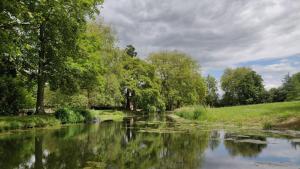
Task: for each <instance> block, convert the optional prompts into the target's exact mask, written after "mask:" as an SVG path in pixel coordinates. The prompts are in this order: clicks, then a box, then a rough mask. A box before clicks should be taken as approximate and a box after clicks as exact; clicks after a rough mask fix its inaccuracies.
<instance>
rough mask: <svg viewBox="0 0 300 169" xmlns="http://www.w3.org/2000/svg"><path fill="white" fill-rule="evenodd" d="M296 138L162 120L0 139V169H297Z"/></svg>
mask: <svg viewBox="0 0 300 169" xmlns="http://www.w3.org/2000/svg"><path fill="white" fill-rule="evenodd" d="M299 137H300V136H299V134H293V135H286V134H280V133H279V134H278V133H274V132H273V133H268V132H263V131H255V130H243V131H242V130H236V129H232V130H231V129H230V130H229V129H226V130H224V129H217V128H215V127H207V126H199V125H196V124H178V123H176V122H170V121H168V120H166V119H165V118H164V117H152V118H148V119H147V120H145V119H143V118H141V119H137V121H135V122H134V123H131V124H128V123H120V122H107V123H100V124H93V125H72V126H67V127H63V128H60V129H38V130H29V131H22V132H13V133H10V134H1V135H0V168H1V169H14V168H20V169H21V168H24V169H25V168H37V169H42V168H45V169H46V168H48V169H60V168H69V169H76V168H85V169H89V168H96V169H97V168H103V169H208V168H211V169H233V168H238V169H254V168H255V169H256V168H258V169H260V168H262V169H267V168H270V169H271V168H272V169H273V168H275V169H276V168H289V169H299V168H300V139H299Z"/></svg>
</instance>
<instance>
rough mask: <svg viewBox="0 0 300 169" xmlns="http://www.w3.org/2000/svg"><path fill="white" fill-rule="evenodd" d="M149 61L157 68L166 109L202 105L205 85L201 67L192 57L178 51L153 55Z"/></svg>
mask: <svg viewBox="0 0 300 169" xmlns="http://www.w3.org/2000/svg"><path fill="white" fill-rule="evenodd" d="M148 60H149V61H150V63H151V64H153V65H154V66H155V68H156V73H157V74H158V77H159V79H160V85H161V94H162V96H163V99H164V102H165V103H166V108H167V109H168V110H173V109H174V108H178V107H180V106H183V105H189V104H200V103H202V101H203V100H204V96H205V83H204V79H203V78H202V76H201V74H200V67H199V65H198V64H197V62H196V61H194V60H193V59H192V58H191V57H190V56H188V55H186V54H184V53H181V52H177V51H164V52H158V53H152V54H151V55H150V56H149V58H148Z"/></svg>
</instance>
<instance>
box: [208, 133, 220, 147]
mask: <svg viewBox="0 0 300 169" xmlns="http://www.w3.org/2000/svg"><path fill="white" fill-rule="evenodd" d="M219 144H220V133H219V132H218V131H216V130H214V131H212V132H211V134H210V139H209V142H208V145H209V148H210V149H211V150H214V149H216V148H217V147H218V146H219Z"/></svg>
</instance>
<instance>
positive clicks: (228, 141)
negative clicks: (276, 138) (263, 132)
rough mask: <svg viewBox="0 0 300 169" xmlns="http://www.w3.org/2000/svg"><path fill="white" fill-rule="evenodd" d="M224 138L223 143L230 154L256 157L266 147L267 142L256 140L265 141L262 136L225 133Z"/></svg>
mask: <svg viewBox="0 0 300 169" xmlns="http://www.w3.org/2000/svg"><path fill="white" fill-rule="evenodd" d="M224 138H225V141H224V145H225V147H226V148H227V150H228V151H229V154H230V155H231V156H243V157H256V156H257V155H259V154H260V153H261V152H262V150H263V149H264V148H266V147H267V144H264V143H257V142H256V141H257V140H258V141H264V142H265V141H266V138H265V137H262V136H252V135H250V136H246V135H236V134H234V133H226V134H225V137H224ZM243 141H247V142H243Z"/></svg>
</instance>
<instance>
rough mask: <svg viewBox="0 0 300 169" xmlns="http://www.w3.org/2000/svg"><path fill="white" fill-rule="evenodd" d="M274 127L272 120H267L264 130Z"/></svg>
mask: <svg viewBox="0 0 300 169" xmlns="http://www.w3.org/2000/svg"><path fill="white" fill-rule="evenodd" d="M272 128H273V124H272V123H270V122H265V123H264V124H263V129H264V130H271V129H272Z"/></svg>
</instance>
